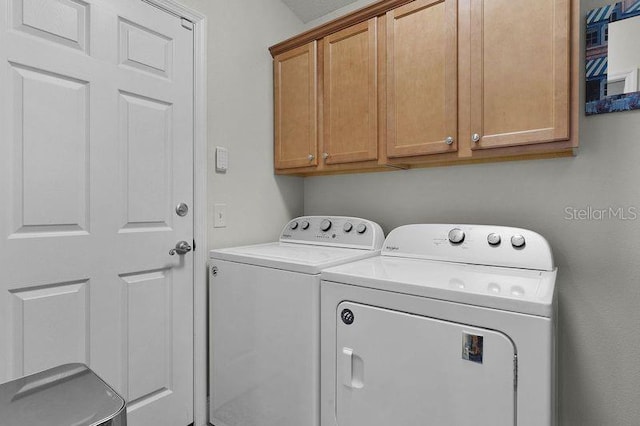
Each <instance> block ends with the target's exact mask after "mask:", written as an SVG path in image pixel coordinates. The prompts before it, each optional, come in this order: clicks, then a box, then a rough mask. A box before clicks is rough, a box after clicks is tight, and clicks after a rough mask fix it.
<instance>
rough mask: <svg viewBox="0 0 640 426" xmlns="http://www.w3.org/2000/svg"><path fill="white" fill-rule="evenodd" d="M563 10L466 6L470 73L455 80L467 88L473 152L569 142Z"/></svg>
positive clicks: (562, 2)
mask: <svg viewBox="0 0 640 426" xmlns="http://www.w3.org/2000/svg"><path fill="white" fill-rule="evenodd" d="M569 7H570V1H569V0H540V1H535V2H514V1H509V0H491V1H484V0H478V1H472V2H471V69H470V70H469V72H470V75H462V76H461V80H462V81H465V80H466V79H467V78H469V79H470V81H471V131H472V133H477V134H478V135H479V136H480V140H479V141H478V142H477V143H473V145H472V148H473V149H482V148H494V147H501V146H514V145H524V144H530V143H538V142H546V141H557V140H566V139H568V138H569V95H570V93H569V88H570V84H569V36H570V21H569ZM532 52H535V54H533V53H532ZM465 74H466V73H465ZM465 137H469V138H471V137H472V136H471V135H465Z"/></svg>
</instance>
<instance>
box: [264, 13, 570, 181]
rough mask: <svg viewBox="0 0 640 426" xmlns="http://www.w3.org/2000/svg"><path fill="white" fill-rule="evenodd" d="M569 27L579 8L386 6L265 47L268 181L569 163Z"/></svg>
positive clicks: (350, 16) (341, 19) (354, 14)
mask: <svg viewBox="0 0 640 426" xmlns="http://www.w3.org/2000/svg"><path fill="white" fill-rule="evenodd" d="M578 26H579V2H578V1H577V0H537V1H535V2H524V1H518V2H514V1H512V0H413V1H410V0H382V1H379V2H377V3H374V4H372V5H371V6H367V7H365V8H363V9H360V10H358V11H356V12H354V13H352V14H350V15H347V16H345V17H342V18H339V19H337V20H335V21H332V22H329V23H327V24H325V25H323V26H322V27H318V28H315V29H313V30H310V31H308V32H306V33H303V34H301V35H299V36H297V37H294V38H292V39H290V40H287V41H284V42H282V43H280V44H278V45H275V46H272V47H271V48H270V50H271V52H272V54H273V55H274V64H275V67H274V70H275V71H274V77H275V103H276V108H275V125H276V129H275V157H276V160H275V164H276V173H284V174H287V173H288V174H301V175H310V174H327V173H335V172H341V173H342V172H354V171H362V170H382V169H389V168H390V167H399V168H411V167H424V166H429V165H446V164H460V163H471V162H481V161H497V160H512V159H528V158H548V157H557V156H570V155H574V153H575V148H576V147H577V146H578V134H577V113H578V109H579V108H578V106H577V103H578V90H577V81H578V66H579V60H578V34H579V32H578ZM318 154H319V156H320V158H318Z"/></svg>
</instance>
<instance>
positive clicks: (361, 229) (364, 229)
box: [356, 223, 367, 234]
mask: <svg viewBox="0 0 640 426" xmlns="http://www.w3.org/2000/svg"><path fill="white" fill-rule="evenodd" d="M356 232H358V234H364V233H365V232H367V225H366V224H364V223H361V224H360V225H358V227H357V228H356Z"/></svg>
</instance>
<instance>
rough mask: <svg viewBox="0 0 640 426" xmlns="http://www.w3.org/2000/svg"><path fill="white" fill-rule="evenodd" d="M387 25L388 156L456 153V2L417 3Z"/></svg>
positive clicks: (419, 0) (392, 15)
mask: <svg viewBox="0 0 640 426" xmlns="http://www.w3.org/2000/svg"><path fill="white" fill-rule="evenodd" d="M518 3H519V2H518ZM386 21H387V156H388V157H390V158H394V157H409V156H417V155H425V154H435V153H442V152H451V151H456V149H457V143H456V135H457V124H458V122H457V78H458V75H457V1H456V0H417V1H414V2H412V3H409V4H407V5H405V6H402V7H400V8H397V9H394V10H391V11H389V12H387V20H386Z"/></svg>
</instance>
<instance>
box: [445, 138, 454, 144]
mask: <svg viewBox="0 0 640 426" xmlns="http://www.w3.org/2000/svg"><path fill="white" fill-rule="evenodd" d="M454 140H455V139H453V136H449V137H448V138H446V139H445V140H444V142H445V143H446V144H447V145H453V141H454Z"/></svg>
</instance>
